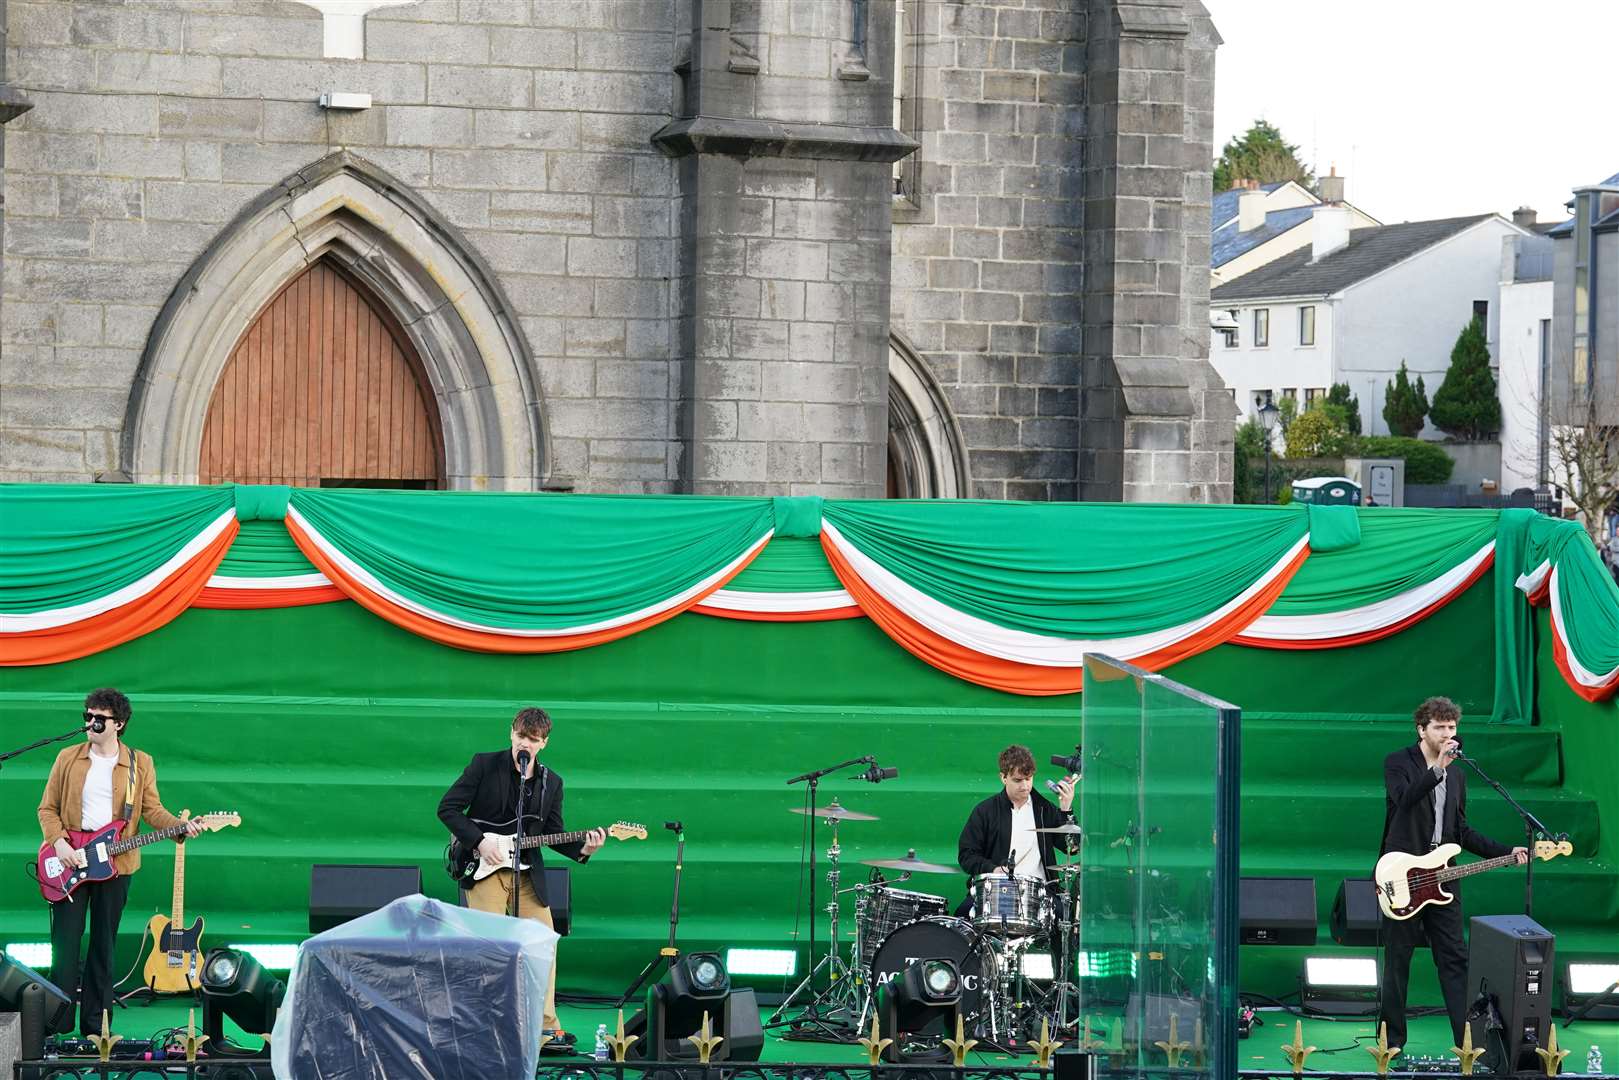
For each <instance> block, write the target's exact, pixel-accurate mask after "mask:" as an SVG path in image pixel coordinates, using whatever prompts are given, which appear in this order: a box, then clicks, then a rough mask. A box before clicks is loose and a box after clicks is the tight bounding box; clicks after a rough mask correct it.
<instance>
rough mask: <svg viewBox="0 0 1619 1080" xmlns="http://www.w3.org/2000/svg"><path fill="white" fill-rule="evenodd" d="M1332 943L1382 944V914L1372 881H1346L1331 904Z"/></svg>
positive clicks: (1350, 879) (1349, 879) (1366, 879)
mask: <svg viewBox="0 0 1619 1080" xmlns="http://www.w3.org/2000/svg"><path fill="white" fill-rule="evenodd" d="M1331 926H1332V940H1333V941H1336V942H1337V943H1338V944H1340V945H1357V946H1369V947H1373V948H1375V947H1376V946H1378V945H1380V944H1382V942H1381V939H1380V937H1379V934H1380V932H1381V930H1382V926H1383V913H1382V911H1380V910H1378V907H1377V893H1376V892H1374V891H1373V889H1372V879H1371V878H1344V879H1343V881H1341V882H1339V883H1338V895H1337V896H1336V897H1335V898H1334V899H1333V901H1332V921H1331Z"/></svg>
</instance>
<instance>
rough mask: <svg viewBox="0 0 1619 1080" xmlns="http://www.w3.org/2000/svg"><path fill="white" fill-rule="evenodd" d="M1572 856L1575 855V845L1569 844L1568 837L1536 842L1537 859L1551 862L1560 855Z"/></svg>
mask: <svg viewBox="0 0 1619 1080" xmlns="http://www.w3.org/2000/svg"><path fill="white" fill-rule="evenodd" d="M1572 854H1574V845H1573V844H1571V843H1569V842H1568V837H1567V836H1562V837H1560V838H1559V839H1556V840H1536V841H1535V858H1537V859H1542V860H1547V861H1549V860H1551V859H1555V858H1557V856H1559V855H1572Z"/></svg>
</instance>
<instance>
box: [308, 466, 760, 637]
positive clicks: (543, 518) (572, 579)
mask: <svg viewBox="0 0 1619 1080" xmlns="http://www.w3.org/2000/svg"><path fill="white" fill-rule="evenodd" d="M292 508H293V509H294V510H296V511H297V512H298V513H299V514H301V515H303V517H304V518H305V519H306V520H307V521H308V522H309V523H310V524H311V525H313V526H314V528H315V529H316V530H318V531H319V532H320V534H321V535H322V536H324V537H325V538H326V540H327V541H329V542H330V543H331V544H332V545H334V546H335V547H336V548H337V549H338V550H339V551H341V552H343V553H344V554H345V555H346V556H348V557H349V558H350V559H352V560H354V562H356V563H358V564H359V565H360V566H361V567H363V568H364V569H365V570H366V571H368V572H369V573H370V574H372V575H373V576H374V577H375V578H376V579H377V580H378V581H379V582H380V583H381V584H382V585H384V586H385V587H386V588H388V589H390V590H392V591H393V592H395V593H397V594H398V595H399V596H401V597H403V598H405V599H408V600H410V601H413V602H415V603H417V604H420V605H422V606H423V607H425V608H427V609H428V610H429V611H431V612H432V613H434V614H435V615H437V616H440V617H444V618H449V619H459V620H463V621H466V622H470V623H474V624H478V625H482V626H491V627H497V628H501V629H512V630H566V629H569V628H572V627H578V626H588V625H593V624H595V623H598V622H602V621H605V620H608V619H614V618H618V617H620V616H625V615H629V614H631V613H633V612H637V611H641V610H644V609H646V608H649V607H652V606H653V605H657V604H661V603H663V602H664V601H667V600H668V599H669V598H670V597H672V596H675V595H677V594H679V593H681V592H683V591H684V590H686V589H688V588H690V587H692V586H694V585H696V584H697V583H699V582H700V581H702V580H704V579H706V578H708V577H710V576H712V575H713V574H716V573H718V572H719V571H720V570H722V569H724V568H725V566H726V565H727V564H729V563H731V562H732V561H734V560H735V559H737V558H738V557H740V556H741V555H743V554H744V553H745V552H746V551H747V550H748V548H749V547H751V546H752V545H754V544H755V543H757V542H758V541H760V540H762V539H763V538H764V537H765V536H766V535H767V533H768V532H769V530H770V527H771V504H770V500H769V499H728V498H701V499H699V498H690V497H686V496H679V495H673V496H663V497H658V496H650V497H648V496H628V497H626V496H611V495H556V496H535V495H525V494H513V495H506V494H497V493H485V492H443V491H428V492H413V491H367V490H355V489H339V488H330V489H312V488H299V489H297V490H295V491H294V492H293V493H292Z"/></svg>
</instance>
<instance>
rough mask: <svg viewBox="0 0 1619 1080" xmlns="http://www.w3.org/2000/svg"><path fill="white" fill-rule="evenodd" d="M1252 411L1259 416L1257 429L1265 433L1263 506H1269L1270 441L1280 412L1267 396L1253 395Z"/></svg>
mask: <svg viewBox="0 0 1619 1080" xmlns="http://www.w3.org/2000/svg"><path fill="white" fill-rule="evenodd" d="M1254 411H1255V412H1257V413H1258V414H1259V428H1260V430H1261V431H1263V432H1264V433H1265V504H1266V505H1267V506H1268V505H1270V440H1271V436H1272V435H1274V434H1275V433H1276V421H1277V420H1278V419H1280V418H1281V415H1282V410H1280V409H1278V408H1277V407H1276V405H1275V403H1274V402H1272V401H1271V399H1270V395H1269V394H1255V395H1254Z"/></svg>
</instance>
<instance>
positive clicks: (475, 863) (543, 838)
mask: <svg viewBox="0 0 1619 1080" xmlns="http://www.w3.org/2000/svg"><path fill="white" fill-rule="evenodd" d="M476 824H479V825H484V824H487V823H486V822H481V821H480V822H476ZM509 824H510V823H508V825H509ZM589 835H590V830H589V829H578V830H575V831H574V832H562V833H541V834H539V835H536V836H525V837H523V850H524V851H528V850H530V849H531V848H537V847H549V846H550V845H552V844H578V843H582V842H583V841H584V839H585V837H587V836H589ZM607 835H608V836H611V837H612V838H613V839H614V840H645V839H646V826H645V825H638V824H636V823H635V822H633V821H615V822H613V824H611V825H609V826H607ZM484 837H485V839H488V838H490V837H493V838H494V840H495V842H496V843H497V844H498V845H499V848H500V859H499V861H498V862H489V861H487V860H486V859H484V857H483V855H482V854H481V853H480V852H479V851H478V849H477V848H475V847H469V846H467V845H466V844H463V843H462V842H461V841H460V840H451V841H450V846H449V847H448V848H446V849H445V852H444V860H445V865H444V869H445V870H446V871H447V872H448V873H449V875H450V876H451V877H452V878H455V879H456V880H457V881H468V880H470V881H482V880H483V879H484V878H486V877H488V876H489V875H490V874H493V873H494V872H495V871H496V870H510V869H511V868H512V843H513V841H515V840H516V839H517V834H516V833H496V832H486V833H484ZM518 869H519V870H527V869H528V863H523V864H522V865H521V866H519V867H518Z"/></svg>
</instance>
